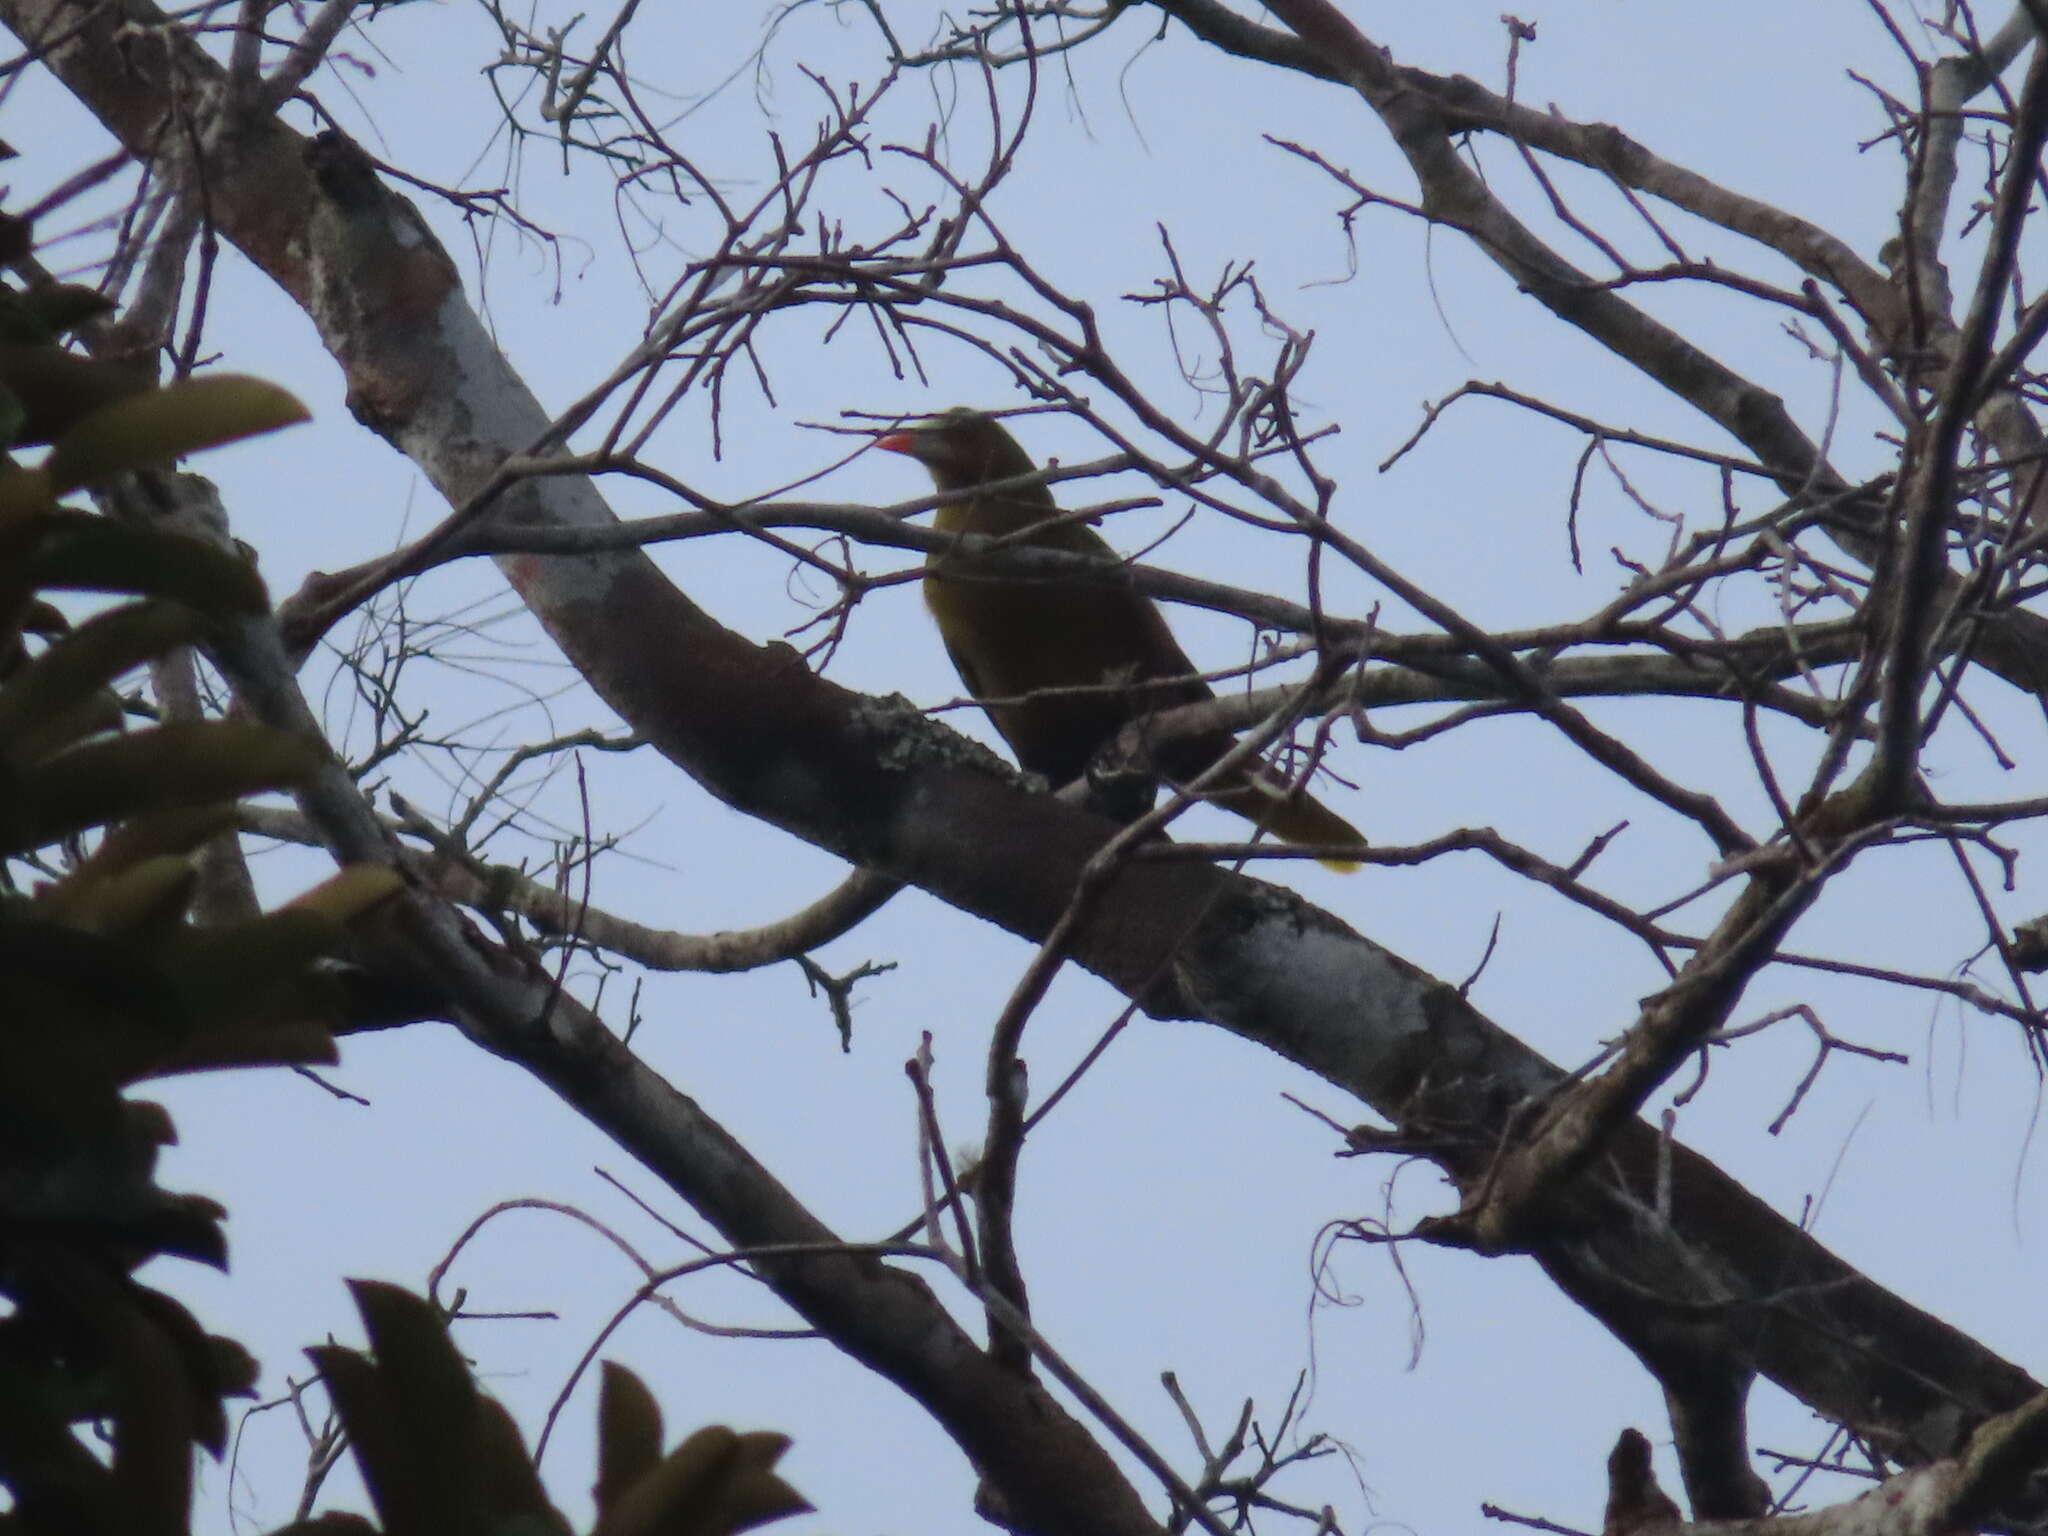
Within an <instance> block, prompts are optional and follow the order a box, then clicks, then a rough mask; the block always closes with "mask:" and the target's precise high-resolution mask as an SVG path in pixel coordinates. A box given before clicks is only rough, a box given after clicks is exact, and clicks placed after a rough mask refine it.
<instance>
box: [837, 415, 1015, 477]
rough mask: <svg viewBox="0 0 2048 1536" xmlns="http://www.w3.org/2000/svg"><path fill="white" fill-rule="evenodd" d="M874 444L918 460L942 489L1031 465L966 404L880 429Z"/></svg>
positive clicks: (989, 419) (995, 424)
mask: <svg viewBox="0 0 2048 1536" xmlns="http://www.w3.org/2000/svg"><path fill="white" fill-rule="evenodd" d="M875 446H876V447H877V448H881V449H885V450H887V451H888V452H890V453H901V454H906V455H908V456H909V457H910V458H913V459H915V460H917V462H918V463H920V464H922V465H923V466H924V467H925V468H926V469H928V470H930V471H931V475H932V479H933V480H934V481H935V482H937V484H938V486H939V488H940V489H941V490H947V491H957V490H965V489H966V488H967V487H969V486H974V485H986V484H988V482H989V481H991V480H1007V479H1009V478H1010V477H1011V476H1013V475H1028V474H1030V473H1031V471H1032V470H1033V469H1034V468H1036V466H1035V465H1034V464H1033V463H1032V462H1031V460H1030V458H1029V456H1028V455H1026V454H1025V452H1024V450H1023V449H1022V448H1020V447H1018V446H1017V440H1016V439H1015V438H1014V437H1012V436H1010V434H1009V433H1008V432H1007V431H1005V430H1004V429H1003V424H1002V423H1001V422H999V421H997V420H996V419H995V417H993V416H991V415H989V414H988V413H987V412H986V411H977V410H975V409H973V408H972V407H970V406H965V405H956V406H954V407H953V408H952V409H951V410H950V411H941V412H940V413H939V414H938V415H936V416H933V417H930V418H928V419H927V420H925V421H922V422H913V423H911V424H910V425H908V426H904V427H899V428H897V429H896V430H895V431H893V432H885V433H883V434H882V435H881V436H880V437H878V438H876V439H875Z"/></svg>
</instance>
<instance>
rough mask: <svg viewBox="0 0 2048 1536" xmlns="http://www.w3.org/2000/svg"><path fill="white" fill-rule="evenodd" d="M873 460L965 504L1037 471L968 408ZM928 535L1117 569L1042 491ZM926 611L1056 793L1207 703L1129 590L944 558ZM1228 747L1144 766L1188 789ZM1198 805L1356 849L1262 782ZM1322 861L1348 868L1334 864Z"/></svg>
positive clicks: (985, 704)
mask: <svg viewBox="0 0 2048 1536" xmlns="http://www.w3.org/2000/svg"><path fill="white" fill-rule="evenodd" d="M875 446H876V447H877V448H881V449H884V450H886V451H887V452H890V453H900V454H904V455H906V456H908V457H910V458H913V459H915V460H917V461H918V463H920V464H922V465H923V466H924V467H925V468H926V470H928V471H929V472H930V474H931V477H932V482H933V484H935V485H936V486H937V487H938V488H939V489H940V490H941V491H968V490H972V489H973V488H974V487H976V486H981V485H989V484H992V483H994V482H996V481H999V480H1010V479H1014V478H1017V477H1019V476H1023V475H1030V474H1033V473H1035V472H1036V469H1037V466H1036V465H1035V464H1033V463H1032V462H1031V457H1030V455H1028V454H1027V453H1025V451H1024V449H1023V448H1022V447H1021V446H1020V445H1019V444H1018V442H1017V440H1016V439H1015V438H1014V437H1012V436H1011V435H1010V434H1009V432H1008V431H1007V430H1006V429H1005V428H1004V426H1003V425H1002V423H1001V422H999V421H997V420H996V418H995V417H993V416H991V415H989V414H988V413H987V412H985V411H978V410H975V409H972V408H971V407H968V406H955V407H954V408H953V409H951V410H948V411H942V412H940V413H939V414H938V415H936V416H933V417H930V418H928V419H927V420H925V421H923V422H920V423H916V424H913V425H909V426H904V427H898V428H895V429H893V430H891V431H888V432H885V433H882V434H880V435H879V436H877V438H876V439H875ZM937 526H938V530H939V532H941V533H950V534H980V535H983V536H985V537H989V538H999V537H1003V536H1005V535H1010V536H1021V537H1019V538H1017V540H1016V541H1017V542H1019V543H1022V544H1024V545H1027V546H1029V547H1032V548H1036V549H1057V550H1065V551H1067V552H1068V553H1070V554H1078V555H1091V556H1095V557H1098V558H1100V559H1104V560H1115V559H1116V558H1117V554H1116V551H1115V550H1114V549H1113V548H1111V546H1110V545H1109V543H1108V542H1107V541H1106V540H1104V539H1103V538H1102V536H1101V535H1100V534H1097V533H1096V532H1094V531H1093V530H1092V529H1090V528H1087V527H1084V526H1083V525H1082V524H1081V522H1079V521H1078V520H1074V519H1064V520H1063V519H1061V518H1060V513H1059V508H1058V506H1057V505H1056V504H1055V503H1054V501H1053V498H1052V492H1051V491H1049V490H1048V489H1047V488H1046V487H1045V486H1044V485H1042V484H1040V485H1031V486H1025V487H1020V488H1012V489H1006V490H1004V491H1001V492H998V493H995V494H992V495H986V496H973V497H967V498H963V499H961V500H958V501H949V502H946V503H944V504H943V505H941V506H940V507H939V509H938V518H937ZM983 563H984V566H985V562H983ZM924 600H925V605H926V606H927V607H928V608H929V609H930V610H931V614H932V617H933V619H934V620H936V621H937V624H938V628H939V635H940V638H941V639H942V640H944V642H945V646H946V654H947V655H949V656H950V657H951V658H952V659H953V665H954V667H955V669H957V670H958V672H959V673H960V680H961V681H962V682H963V683H965V684H966V685H967V691H968V692H969V693H970V694H972V695H973V696H974V698H975V700H976V701H977V702H979V703H980V705H981V707H982V709H983V711H984V712H985V713H986V714H987V715H988V718H989V721H990V723H991V724H993V725H994V726H995V728H996V730H997V731H998V732H999V733H1000V734H1001V735H1002V738H1003V740H1004V741H1006V742H1008V743H1009V746H1010V750H1011V752H1012V753H1013V754H1015V756H1016V759H1017V762H1018V763H1019V765H1020V766H1022V767H1023V768H1025V769H1026V770H1028V771H1029V772H1032V773H1037V774H1042V775H1043V776H1044V777H1045V778H1046V779H1047V780H1049V781H1050V782H1051V783H1052V784H1054V785H1055V786H1058V785H1063V784H1069V783H1072V782H1073V781H1074V780H1076V779H1082V778H1085V777H1086V776H1087V775H1088V771H1089V766H1090V764H1091V763H1093V762H1094V761H1095V759H1096V757H1097V755H1098V754H1099V753H1100V752H1101V751H1102V750H1103V749H1104V748H1105V747H1107V746H1108V745H1109V744H1110V743H1111V742H1112V741H1113V740H1114V739H1115V737H1116V736H1117V734H1118V733H1119V732H1120V731H1121V730H1122V729H1123V728H1124V726H1125V725H1127V724H1128V723H1129V722H1130V721H1132V720H1134V719H1137V718H1139V717H1140V716H1143V715H1148V714H1152V713H1154V712H1156V711H1159V710H1163V709H1171V708H1174V707H1175V706H1177V705H1182V704H1198V703H1201V702H1202V701H1203V700H1205V699H1213V698H1214V697H1215V696H1216V695H1215V693H1214V692H1213V691H1212V690H1211V689H1210V687H1209V685H1208V684H1207V683H1205V682H1204V681H1202V679H1201V677H1200V676H1199V675H1198V674H1197V672H1196V669H1195V666H1194V664H1193V663H1192V662H1190V661H1189V660H1188V658H1187V654H1186V652H1184V651H1182V650H1181V648H1180V644H1179V642H1178V641H1176V640H1175V639H1174V638H1173V631H1172V630H1171V629H1169V628H1167V624H1166V619H1165V616H1164V615H1163V614H1161V613H1160V611H1159V608H1158V605H1157V604H1155V603H1154V602H1153V601H1152V600H1151V599H1150V598H1148V597H1145V596H1144V595H1143V594H1141V593H1139V592H1137V591H1135V590H1134V589H1133V588H1131V587H1130V586H1129V585H1128V584H1127V583H1119V582H1115V581H1112V580H1105V579H1103V578H1101V577H1095V576H1082V575H1079V574H1075V575H1053V576H1037V575H1028V576H1027V575H1016V574H1009V573H1005V574H1001V575H998V574H994V573H991V572H988V571H987V570H986V569H985V568H984V569H982V570H977V569H976V562H975V561H974V560H973V559H971V558H967V557H963V556H962V555H960V554H959V553H958V552H947V553H943V554H934V555H931V556H930V557H928V558H927V559H926V561H925V573H924ZM1139 684H1144V685H1146V686H1143V687H1140V686H1137V685H1139ZM1053 690H1061V691H1059V692H1053ZM1071 690H1084V691H1071ZM1232 742H1233V738H1232V736H1231V734H1230V733H1229V732H1228V731H1223V730H1217V731H1210V732H1205V733H1204V734H1202V735H1200V736H1197V737H1195V738H1193V739H1192V740H1181V741H1176V742H1172V743H1169V744H1163V745H1162V746H1161V747H1160V749H1159V750H1158V751H1157V753H1156V754H1155V759H1156V761H1157V762H1158V764H1159V766H1160V768H1161V769H1163V770H1164V772H1165V773H1166V775H1167V776H1168V777H1169V778H1170V779H1172V780H1173V781H1174V782H1176V783H1180V784H1187V783H1190V782H1192V781H1193V780H1195V779H1196V778H1198V777H1199V776H1200V775H1201V774H1202V773H1204V772H1206V771H1207V770H1208V769H1209V768H1211V767H1212V766H1214V765H1215V763H1216V761H1217V759H1219V758H1220V757H1222V756H1223V754H1224V753H1225V752H1227V751H1229V750H1230V748H1231V745H1232ZM1154 793H1156V785H1152V784H1149V783H1148V784H1147V785H1146V787H1145V795H1144V803H1143V804H1142V805H1138V806H1135V807H1131V806H1128V805H1124V806H1120V807H1114V808H1115V809H1121V810H1125V811H1127V812H1129V813H1130V814H1127V815H1126V816H1125V817H1124V819H1132V816H1133V815H1135V814H1136V813H1141V812H1142V811H1143V810H1144V809H1146V808H1147V807H1149V805H1150V804H1151V800H1152V796H1153V794H1154ZM1202 795H1203V798H1205V799H1207V800H1209V801H1210V802H1211V803H1213V804H1216V805H1220V806H1222V807H1223V808H1224V809H1226V810H1229V811H1234V812H1236V813H1237V814H1238V815H1240V816H1242V817H1244V818H1245V819H1246V820H1248V821H1250V822H1252V823H1253V824H1254V825H1256V826H1258V827H1260V828H1262V829H1263V830H1265V831H1267V832H1270V833H1272V834H1273V835H1274V836H1276V837H1278V838H1280V839H1282V840H1283V841H1285V842H1290V843H1301V844H1309V845H1319V844H1328V843H1362V842H1363V841H1364V839H1363V838H1362V837H1361V836H1360V835H1359V833H1358V829H1357V828H1356V827H1354V826H1352V825H1351V823H1350V822H1348V821H1346V820H1345V819H1344V818H1343V817H1341V816H1339V815H1338V814H1337V813H1336V812H1334V811H1332V810H1330V809H1329V808H1328V807H1326V806H1324V805H1323V804H1322V803H1321V802H1320V801H1318V800H1316V799H1315V798H1313V797H1312V796H1310V795H1308V794H1306V793H1303V792H1301V791H1299V790H1294V791H1290V790H1289V788H1288V787H1287V785H1285V784H1284V783H1282V782H1281V781H1280V780H1279V779H1278V778H1276V777H1275V776H1274V775H1272V774H1270V773H1268V772H1267V771H1265V770H1264V769H1263V768H1259V767H1253V768H1251V769H1249V770H1247V771H1245V772H1243V773H1241V774H1238V775H1236V776H1234V777H1233V778H1232V779H1230V780H1229V781H1227V782H1224V783H1221V784H1212V785H1209V786H1207V787H1206V788H1205V789H1204V790H1203V791H1202ZM1322 862H1323V863H1324V864H1325V865H1327V866H1328V867H1330V868H1332V869H1341V870H1351V869H1355V868H1357V865H1356V864H1355V863H1354V862H1353V861H1350V860H1345V859H1324V860H1323V861H1322Z"/></svg>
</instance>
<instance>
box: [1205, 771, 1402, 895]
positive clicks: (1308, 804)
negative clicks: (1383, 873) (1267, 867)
mask: <svg viewBox="0 0 2048 1536" xmlns="http://www.w3.org/2000/svg"><path fill="white" fill-rule="evenodd" d="M1207 798H1208V799H1209V800H1210V801H1212V802H1214V803H1215V804H1217V805H1220V806H1222V807H1223V808H1224V809H1225V810H1226V811H1234V812H1235V813H1236V814H1238V815H1239V816H1242V817H1243V818H1244V819H1245V820H1246V821H1249V822H1251V823H1252V824H1253V825H1254V826H1256V827H1259V828H1261V829H1262V830H1264V831H1267V832H1270V833H1272V834H1273V836H1275V837H1277V838H1279V839H1280V841H1282V842H1283V843H1298V844H1300V845H1302V846H1304V847H1317V846H1320V845H1323V844H1326V843H1363V842H1364V841H1365V838H1364V837H1363V836H1362V835H1361V834H1360V833H1359V830H1358V828H1356V827H1354V826H1352V825H1351V823H1350V822H1348V821H1346V820H1345V819H1344V818H1343V817H1342V816H1339V815H1338V814H1337V813H1336V812H1335V811H1333V810H1331V809H1330V808H1329V807H1328V806H1326V805H1324V804H1323V803H1322V801H1320V800H1318V799H1316V798H1315V796H1313V795H1311V794H1308V793H1306V792H1305V791H1301V790H1296V791H1295V792H1294V793H1292V794H1290V793H1288V791H1287V789H1286V788H1285V786H1283V785H1281V784H1280V783H1278V782H1276V781H1275V780H1273V779H1270V778H1267V777H1265V776H1264V775H1260V776H1259V777H1257V778H1247V779H1245V780H1244V781H1243V782H1242V783H1239V784H1234V785H1232V786H1230V787H1229V788H1227V789H1218V790H1211V791H1209V793H1208V795H1207ZM1316 862H1317V863H1319V864H1321V865H1322V866H1323V868H1325V869H1334V870H1336V871H1337V872H1338V873H1339V874H1346V875H1348V874H1350V873H1351V872H1352V871H1353V870H1355V869H1357V868H1358V861H1357V860H1355V859H1338V858H1331V859H1318V860H1317V861H1316Z"/></svg>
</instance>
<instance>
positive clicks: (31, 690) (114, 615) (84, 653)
mask: <svg viewBox="0 0 2048 1536" xmlns="http://www.w3.org/2000/svg"><path fill="white" fill-rule="evenodd" d="M200 632H201V623H200V618H199V615H198V614H196V613H194V612H193V611H192V610H191V609H190V608H186V607H183V606H181V605H178V604H175V603H127V604H124V605H122V606H121V607H119V608H114V609H110V610H109V611H107V612H106V613H102V614H97V615H95V616H94V617H92V618H90V619H87V620H86V621H85V622H84V623H83V624H81V625H79V626H78V628H76V629H75V630H73V631H72V632H71V633H70V634H68V635H66V636H65V637H64V638H63V639H62V640H59V641H58V642H57V643H56V644H55V645H53V646H51V647H50V648H49V649H48V650H47V651H45V652H44V653H43V654H42V655H40V656H38V657H37V658H36V659H35V660H34V661H32V662H30V663H29V664H28V665H27V666H25V667H23V668H21V670H20V671H18V672H16V673H15V674H14V676H13V677H11V678H9V679H8V680H7V686H6V687H5V688H0V751H4V752H6V753H7V754H8V755H9V756H11V757H13V758H14V759H15V760H16V761H19V762H29V761H33V760H34V759H35V758H37V757H40V756H42V755H43V754H44V753H45V752H49V751H52V750H54V749H55V746H56V745H58V743H54V742H51V741H49V740H47V739H46V738H45V737H44V736H43V734H42V733H41V732H39V731H38V729H37V727H38V726H39V725H47V724H48V723H49V722H53V721H54V720H55V719H56V718H57V717H58V716H59V715H60V714H61V713H62V712H63V711H64V710H67V709H69V708H71V707H72V706H73V705H75V704H77V703H79V702H81V701H82V700H85V699H87V698H89V697H91V696H93V695H95V694H97V693H98V692H99V691H100V690H101V689H103V688H105V687H106V686H107V685H108V684H109V683H111V682H113V681H114V680H115V679H116V678H118V677H120V676H121V675H122V674H123V673H125V672H127V671H129V670H130V669H131V668H134V667H139V666H141V665H142V664H143V663H144V662H146V661H148V660H150V659H151V658H152V657H156V656H161V655H162V654H163V653H164V652H166V651H168V650H170V649H172V648H173V647H174V646H179V645H184V644H188V643H189V642H191V641H193V640H196V639H198V638H199V635H200Z"/></svg>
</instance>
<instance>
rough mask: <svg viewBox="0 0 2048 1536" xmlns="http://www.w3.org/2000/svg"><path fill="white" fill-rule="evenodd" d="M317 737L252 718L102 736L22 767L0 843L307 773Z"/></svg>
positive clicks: (59, 833) (47, 839) (36, 840)
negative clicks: (24, 767)
mask: <svg viewBox="0 0 2048 1536" xmlns="http://www.w3.org/2000/svg"><path fill="white" fill-rule="evenodd" d="M325 755H326V753H325V748H324V747H323V746H322V745H321V744H320V743H319V742H316V741H313V740H310V739H307V738H304V737H299V736H291V735H287V734H286V733H285V732H283V731H278V730H273V729H271V728H270V727H269V726H264V725H257V724H254V723H253V722H250V721H246V720H202V721H187V722H178V723H174V724H171V725H160V726H156V727H154V728H152V729H150V730H146V731H137V732H135V733H134V734H133V735H129V736H114V737H102V738H99V739H96V740H93V741H88V742H85V743H83V744H81V745H79V746H76V747H71V748H69V749H67V750H65V751H63V752H60V753H58V754H57V755H55V756H54V757H50V758H46V759H44V760H43V761H42V762H41V763H39V764H37V765H36V766H35V767H34V768H33V769H31V770H29V771H27V772H25V773H23V774H22V775H21V776H20V778H19V780H18V781H17V783H16V785H15V793H14V795H13V797H12V799H11V802H10V803H4V804H0V851H6V852H22V851H26V850H27V849H30V848H39V847H41V846H42V845H43V844H45V843H52V842H55V841H56V840H57V839H58V838H60V837H67V836H69V835H70V834H72V833H74V832H82V831H84V830H85V829H86V828H88V827H96V826H102V825H105V824H106V823H108V822H114V821H123V820H126V819H127V818H128V817H131V816H139V815H144V814H148V813H151V812H156V811H165V810H172V809H176V808H179V807H189V806H194V805H206V804H209V803H211V802H213V801H217V800H234V799H240V798H241V797H242V796H243V795H252V794H257V793H260V792H261V791H263V790H268V789H285V788H288V787H290V786H292V785H294V784H300V783H304V782H305V781H306V780H307V779H308V778H310V777H311V776H312V775H313V773H314V772H315V771H316V770H317V769H318V768H319V766H320V764H321V763H322V761H324V759H325Z"/></svg>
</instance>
